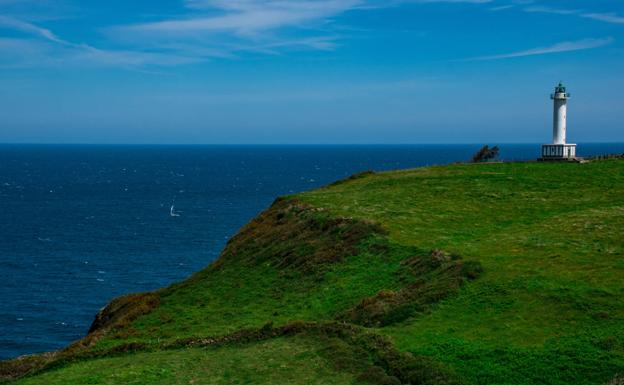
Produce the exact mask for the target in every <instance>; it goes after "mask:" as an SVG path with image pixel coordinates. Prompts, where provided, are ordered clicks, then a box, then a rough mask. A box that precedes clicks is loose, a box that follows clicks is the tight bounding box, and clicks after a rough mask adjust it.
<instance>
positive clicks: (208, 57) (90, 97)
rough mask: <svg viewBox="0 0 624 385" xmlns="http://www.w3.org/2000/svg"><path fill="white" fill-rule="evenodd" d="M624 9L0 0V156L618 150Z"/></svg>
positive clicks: (556, 1) (614, 5) (454, 0)
mask: <svg viewBox="0 0 624 385" xmlns="http://www.w3.org/2000/svg"><path fill="white" fill-rule="evenodd" d="M623 68H624V3H622V2H620V1H616V0H611V1H605V0H592V1H589V0H579V1H572V0H567V1H561V0H445V1H444V0H389V1H373V0H316V1H311V0H299V1H295V0H169V1H155V0H151V1H147V0H136V1H127V0H109V1H95V0H82V1H78V0H0V142H35V143H228V144H233V143H280V144H282V143H283V144H288V143H486V142H487V143H503V142H548V141H549V140H550V129H551V120H552V111H551V108H552V107H551V102H550V100H549V98H548V96H549V93H550V92H551V90H552V88H553V87H554V86H555V84H556V83H557V82H558V81H559V80H563V81H564V82H565V83H566V84H567V85H568V87H569V91H570V92H571V93H572V94H573V95H572V96H573V98H572V99H571V101H570V106H569V114H568V116H569V140H570V141H578V142H587V141H598V142H609V141H620V142H622V141H624V130H623V128H624V127H623V125H622V121H624V108H623V107H624V95H623V93H622V90H623V89H624V72H623V70H622V69H623Z"/></svg>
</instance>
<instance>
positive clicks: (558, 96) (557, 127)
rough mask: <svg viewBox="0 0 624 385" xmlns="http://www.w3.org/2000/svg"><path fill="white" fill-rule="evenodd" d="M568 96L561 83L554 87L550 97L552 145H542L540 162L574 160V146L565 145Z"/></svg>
mask: <svg viewBox="0 0 624 385" xmlns="http://www.w3.org/2000/svg"><path fill="white" fill-rule="evenodd" d="M569 98H570V94H569V93H567V92H566V88H565V86H564V85H563V83H561V82H559V85H558V86H557V87H555V92H554V93H552V94H551V95H550V99H552V100H553V107H554V111H553V139H552V144H544V145H542V157H541V159H540V160H575V159H576V144H570V143H566V130H567V113H568V99H569Z"/></svg>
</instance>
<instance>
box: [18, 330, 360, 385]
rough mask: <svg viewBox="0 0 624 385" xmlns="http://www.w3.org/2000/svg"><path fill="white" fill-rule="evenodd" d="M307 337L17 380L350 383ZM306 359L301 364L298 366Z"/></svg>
mask: <svg viewBox="0 0 624 385" xmlns="http://www.w3.org/2000/svg"><path fill="white" fill-rule="evenodd" d="M321 350H322V346H320V344H318V343H316V342H315V341H312V340H311V339H309V338H307V339H304V338H298V337H297V338H280V339H275V340H270V341H265V342H260V343H253V344H247V345H240V346H239V345H232V346H227V347H219V348H191V349H181V350H168V351H160V352H153V353H134V354H132V355H128V356H122V357H113V358H100V359H95V360H90V361H84V362H80V363H77V364H74V365H71V366H67V367H64V368H61V369H57V370H53V371H49V372H46V373H44V374H42V375H40V376H37V377H34V378H27V379H24V380H22V381H19V384H23V385H34V384H47V385H56V384H58V385H72V384H76V385H85V384H125V385H132V384H136V385H140V384H163V385H164V384H197V385H200V384H206V385H226V384H267V385H272V384H292V385H300V384H301V385H303V384H306V385H308V384H309V385H312V384H318V385H334V384H352V383H355V379H354V376H353V375H352V374H350V373H348V372H344V371H342V372H338V371H336V370H335V369H334V368H332V367H331V366H330V365H329V364H328V362H327V361H326V360H325V359H323V358H322V356H321V354H322V351H321ZM302 363H305V365H302Z"/></svg>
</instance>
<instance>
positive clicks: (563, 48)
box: [462, 37, 614, 61]
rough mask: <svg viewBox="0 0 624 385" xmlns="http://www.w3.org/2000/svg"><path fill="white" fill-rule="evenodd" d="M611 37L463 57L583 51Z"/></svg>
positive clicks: (482, 57)
mask: <svg viewBox="0 0 624 385" xmlns="http://www.w3.org/2000/svg"><path fill="white" fill-rule="evenodd" d="M613 41H614V39H613V38H611V37H607V38H603V39H582V40H577V41H565V42H561V43H557V44H554V45H551V46H548V47H538V48H531V49H528V50H523V51H516V52H510V53H504V54H497V55H488V56H478V57H474V58H468V59H463V60H462V61H485V60H502V59H512V58H519V57H527V56H538V55H549V54H555V53H562V52H571V51H581V50H586V49H594V48H599V47H604V46H606V45H609V44H611V43H613Z"/></svg>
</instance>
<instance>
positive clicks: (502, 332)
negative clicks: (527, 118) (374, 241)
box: [303, 161, 624, 384]
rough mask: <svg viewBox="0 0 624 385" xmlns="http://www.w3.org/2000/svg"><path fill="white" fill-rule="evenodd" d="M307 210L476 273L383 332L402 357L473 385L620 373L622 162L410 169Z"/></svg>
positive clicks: (332, 191)
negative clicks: (461, 261) (371, 228)
mask: <svg viewBox="0 0 624 385" xmlns="http://www.w3.org/2000/svg"><path fill="white" fill-rule="evenodd" d="M303 199H304V200H305V201H307V202H310V203H312V204H314V205H318V206H321V207H326V208H329V209H330V210H331V211H332V213H334V214H336V215H347V214H348V215H350V216H353V217H356V218H367V219H373V220H375V221H377V222H379V223H381V224H382V225H383V226H384V227H385V228H387V229H388V230H389V232H390V238H391V239H392V240H394V241H396V242H398V243H401V244H409V245H418V246H419V247H425V248H441V249H444V250H448V251H450V252H456V253H459V254H461V255H462V256H464V258H467V259H472V260H477V261H479V262H481V264H482V265H483V267H484V270H485V274H484V275H483V276H482V278H481V279H479V280H477V281H475V282H474V283H472V284H470V285H468V286H467V287H465V288H464V289H463V290H462V291H461V293H460V294H459V295H458V296H455V297H453V298H450V299H447V300H445V301H444V302H443V303H442V304H441V305H440V306H439V307H438V308H437V309H436V311H434V312H431V313H430V314H427V315H425V316H421V317H416V318H414V319H413V320H411V321H409V322H405V323H403V324H401V325H394V326H391V327H389V328H387V330H383V331H381V332H382V333H384V334H388V335H391V336H392V337H393V339H394V341H395V342H396V343H397V345H398V346H399V347H400V348H402V349H405V350H408V351H411V352H414V353H419V354H425V355H430V356H433V357H436V358H437V359H439V360H441V361H443V362H446V363H448V364H449V365H450V366H451V367H453V368H455V369H456V370H457V371H458V373H459V374H460V375H462V376H464V377H465V378H467V379H468V380H469V381H471V382H472V383H476V384H492V383H501V384H503V383H509V384H537V383H553V384H566V383H567V384H570V383H578V384H591V383H596V384H598V383H601V382H604V381H605V380H606V379H607V378H609V377H612V376H613V375H614V374H615V373H616V372H624V350H623V347H624V301H622V295H623V294H624V285H623V284H622V282H624V265H623V261H624V162H622V161H605V162H595V163H590V164H561V163H555V164H527V163H515V164H491V165H462V166H452V167H439V168H428V169H419V170H410V171H402V172H396V173H389V174H379V175H374V176H370V177H368V178H364V179H359V180H355V181H353V182H350V183H347V184H343V185H339V186H335V187H331V188H328V189H321V190H318V191H313V192H310V193H306V194H304V196H303ZM601 341H613V342H612V343H610V344H609V343H606V344H605V343H601Z"/></svg>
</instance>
